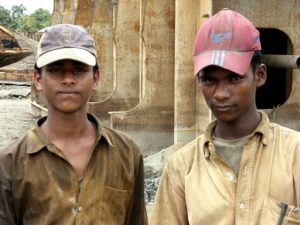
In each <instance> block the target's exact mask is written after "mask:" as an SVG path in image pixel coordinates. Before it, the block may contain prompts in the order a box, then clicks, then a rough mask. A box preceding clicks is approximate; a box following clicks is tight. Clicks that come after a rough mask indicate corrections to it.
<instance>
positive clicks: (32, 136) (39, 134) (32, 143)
mask: <svg viewBox="0 0 300 225" xmlns="http://www.w3.org/2000/svg"><path fill="white" fill-rule="evenodd" d="M87 117H88V120H89V121H90V122H92V123H93V124H94V126H95V128H96V129H97V137H96V139H97V142H98V143H99V142H101V141H104V142H106V143H107V144H109V145H110V146H113V144H112V141H111V138H110V136H109V135H108V132H107V129H106V128H105V127H103V126H102V125H101V123H100V121H99V119H98V118H97V117H96V116H94V115H92V114H90V113H87ZM46 119H47V116H45V117H42V118H40V119H39V120H38V121H37V122H36V125H35V126H34V128H33V129H32V130H30V131H29V132H28V138H27V149H26V153H28V154H34V153H37V152H39V151H41V150H43V149H44V148H47V149H51V148H53V147H55V146H54V144H53V143H52V142H51V140H50V139H49V138H48V137H47V135H46V134H45V133H44V132H43V131H42V129H41V127H40V126H41V125H42V124H43V123H44V122H45V121H46Z"/></svg>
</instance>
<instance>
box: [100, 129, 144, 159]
mask: <svg viewBox="0 0 300 225" xmlns="http://www.w3.org/2000/svg"><path fill="white" fill-rule="evenodd" d="M101 138H104V139H105V140H106V141H107V143H108V145H109V146H110V147H111V148H112V149H113V150H114V151H115V152H117V153H118V154H119V155H120V156H121V157H122V158H130V157H133V158H136V160H138V159H137V158H140V157H141V156H142V153H141V151H140V149H139V148H138V146H137V145H136V143H135V142H134V141H133V140H132V138H130V137H129V136H128V135H127V134H126V133H124V132H122V131H119V130H115V129H111V128H107V127H102V137H101Z"/></svg>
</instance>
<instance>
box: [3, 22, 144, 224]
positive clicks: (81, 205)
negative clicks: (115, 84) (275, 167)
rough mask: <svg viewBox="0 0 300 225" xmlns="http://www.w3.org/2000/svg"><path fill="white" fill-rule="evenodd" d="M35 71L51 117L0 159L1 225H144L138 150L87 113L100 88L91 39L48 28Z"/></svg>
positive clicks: (66, 27) (78, 30) (77, 30)
mask: <svg viewBox="0 0 300 225" xmlns="http://www.w3.org/2000/svg"><path fill="white" fill-rule="evenodd" d="M35 66H36V71H35V72H34V84H35V86H36V88H37V90H38V91H41V92H42V93H43V94H44V96H45V99H46V104H47V109H48V115H47V116H46V117H43V118H41V119H39V120H38V121H37V124H36V126H35V127H34V128H33V129H32V130H30V131H29V132H28V133H27V134H26V135H25V136H24V137H22V138H20V139H19V140H18V141H16V142H14V143H13V144H11V145H10V146H8V147H6V148H4V149H3V150H1V151H0V224H1V225H6V224H7V225H13V224H16V225H17V224H23V225H34V224H37V225H41V224H44V225H47V224H49V225H50V224H62V225H68V224H70V225H71V224H72V225H74V224H78V225H79V224H81V225H83V224H84V225H87V224H89V225H92V224H93V225H144V224H145V225H146V224H147V217H146V212H145V203H144V178H143V176H144V175H143V157H142V155H141V153H140V151H139V149H138V148H137V146H136V145H135V144H134V143H133V141H132V140H131V139H129V138H128V137H127V136H126V135H124V134H122V133H120V132H117V131H115V130H112V129H108V128H105V127H103V126H102V125H101V123H100V122H99V120H98V119H97V118H96V117H95V116H93V115H91V114H89V113H87V111H86V110H87V109H86V104H87V102H88V100H89V98H90V96H91V93H92V91H93V90H94V89H95V88H96V86H97V84H98V82H99V70H98V64H97V56H96V49H95V46H94V41H93V39H92V38H91V36H90V35H89V33H88V32H87V31H86V30H85V29H84V28H82V27H81V26H77V25H70V24H60V25H54V26H52V27H49V28H47V29H46V31H45V33H44V34H43V36H42V38H41V40H40V43H39V46H38V51H37V58H36V65H35Z"/></svg>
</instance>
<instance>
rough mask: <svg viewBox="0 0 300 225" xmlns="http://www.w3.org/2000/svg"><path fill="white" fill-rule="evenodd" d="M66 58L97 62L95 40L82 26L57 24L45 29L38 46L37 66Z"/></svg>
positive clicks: (89, 62)
mask: <svg viewBox="0 0 300 225" xmlns="http://www.w3.org/2000/svg"><path fill="white" fill-rule="evenodd" d="M64 59H71V60H75V61H79V62H82V63H84V64H87V65H90V66H95V65H96V64H97V51H96V49H95V43H94V40H93V38H92V37H91V35H90V34H89V33H88V32H87V30H86V29H85V28H83V27H82V26H79V25H73V24H57V25H53V26H50V27H47V28H46V29H45V32H44V33H43V35H42V37H41V39H40V41H39V44H38V48H37V54H36V66H37V68H41V67H43V66H46V65H48V64H50V63H53V62H55V61H59V60H64Z"/></svg>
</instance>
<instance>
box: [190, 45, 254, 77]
mask: <svg viewBox="0 0 300 225" xmlns="http://www.w3.org/2000/svg"><path fill="white" fill-rule="evenodd" d="M253 54H254V51H247V52H238V51H226V50H213V51H207V52H204V53H202V54H200V55H196V56H194V75H197V74H198V73H199V71H200V70H202V69H204V68H205V67H207V66H219V67H221V68H223V69H227V70H230V71H232V72H234V73H237V74H240V75H244V74H245V73H246V72H247V71H248V69H249V66H250V63H251V60H252V57H253Z"/></svg>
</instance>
